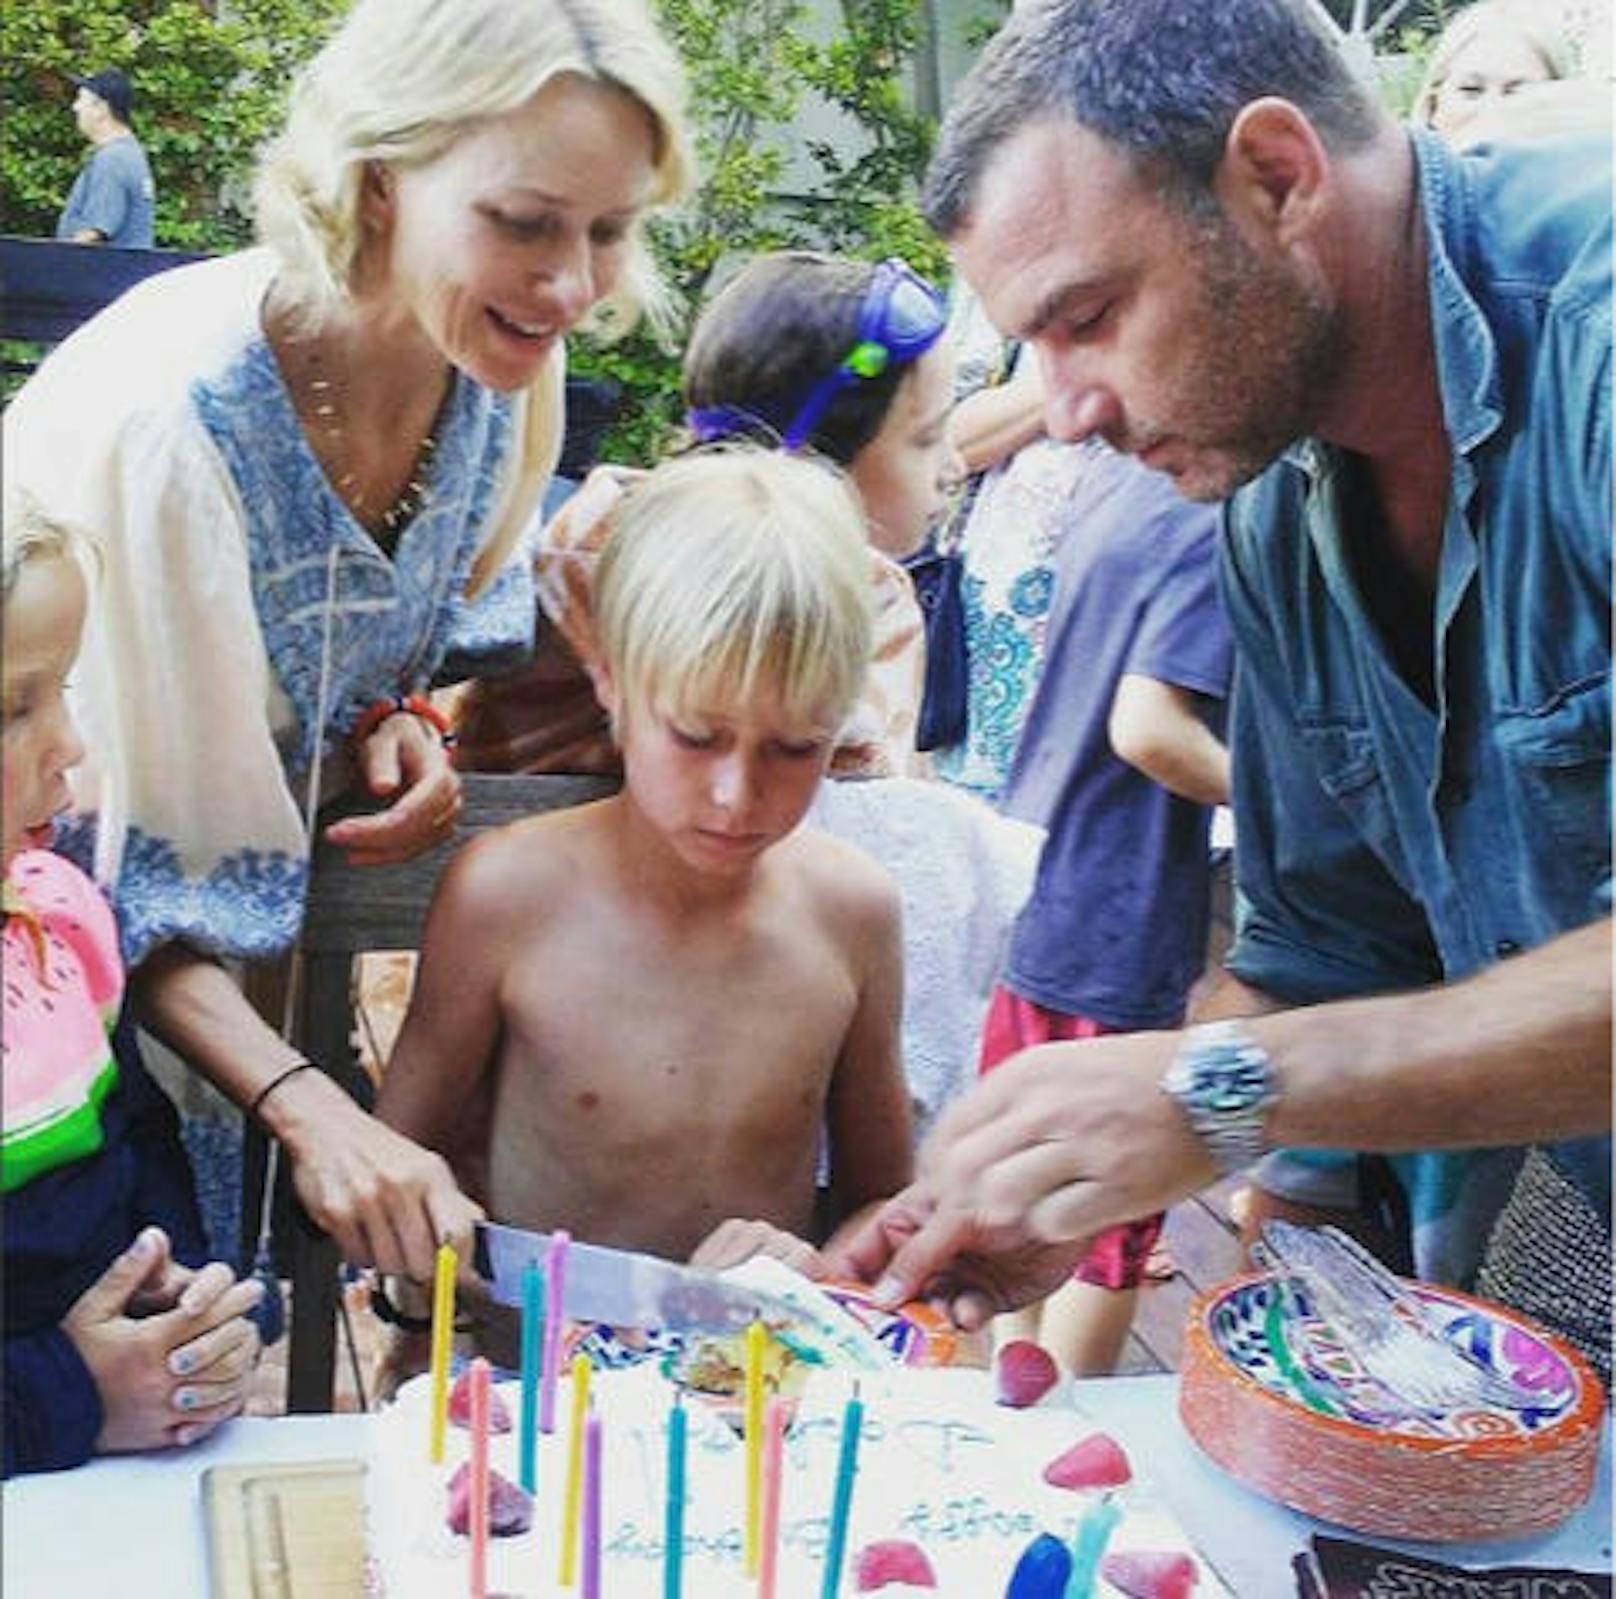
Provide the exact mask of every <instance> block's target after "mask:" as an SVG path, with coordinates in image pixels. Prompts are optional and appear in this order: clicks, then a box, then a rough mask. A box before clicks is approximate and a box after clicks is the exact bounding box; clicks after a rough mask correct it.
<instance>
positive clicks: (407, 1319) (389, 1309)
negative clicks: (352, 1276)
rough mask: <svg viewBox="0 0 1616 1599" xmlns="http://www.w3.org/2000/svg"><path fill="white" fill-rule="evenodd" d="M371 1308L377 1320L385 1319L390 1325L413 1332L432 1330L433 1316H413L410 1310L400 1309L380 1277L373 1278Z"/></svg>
mask: <svg viewBox="0 0 1616 1599" xmlns="http://www.w3.org/2000/svg"><path fill="white" fill-rule="evenodd" d="M370 1308H371V1309H372V1310H373V1311H375V1313H376V1319H377V1321H385V1322H386V1323H387V1325H388V1326H389V1327H398V1328H401V1329H402V1330H403V1331H405V1332H413V1333H424V1332H431V1331H432V1318H431V1317H430V1316H412V1315H410V1313H409V1312H408V1311H405V1310H400V1309H399V1308H398V1306H397V1305H395V1304H394V1303H393V1301H392V1300H391V1299H389V1298H388V1297H387V1290H386V1288H384V1287H383V1286H382V1280H381V1278H380V1277H373V1278H372V1279H371V1283H370Z"/></svg>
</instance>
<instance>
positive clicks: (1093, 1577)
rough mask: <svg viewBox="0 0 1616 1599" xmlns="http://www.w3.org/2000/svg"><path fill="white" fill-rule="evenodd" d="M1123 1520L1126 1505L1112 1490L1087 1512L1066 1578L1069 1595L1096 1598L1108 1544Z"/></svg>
mask: <svg viewBox="0 0 1616 1599" xmlns="http://www.w3.org/2000/svg"><path fill="white" fill-rule="evenodd" d="M1121 1520H1122V1506H1121V1505H1119V1504H1118V1503H1117V1502H1116V1500H1115V1499H1113V1498H1112V1497H1111V1495H1110V1494H1102V1495H1101V1496H1100V1498H1098V1499H1097V1500H1095V1502H1094V1503H1093V1504H1092V1505H1091V1506H1090V1507H1089V1509H1088V1511H1087V1512H1086V1513H1085V1514H1084V1517H1083V1519H1082V1521H1080V1522H1079V1523H1078V1526H1077V1536H1076V1537H1075V1538H1074V1539H1073V1540H1072V1573H1071V1575H1070V1576H1069V1577H1068V1578H1067V1579H1066V1594H1065V1599H1094V1584H1095V1582H1096V1581H1097V1579H1098V1578H1099V1575H1100V1562H1101V1561H1102V1560H1103V1559H1104V1558H1105V1546H1106V1545H1107V1544H1108V1543H1109V1542H1110V1541H1111V1534H1112V1532H1113V1531H1114V1530H1115V1528H1116V1525H1117V1523H1118V1522H1119V1521H1121Z"/></svg>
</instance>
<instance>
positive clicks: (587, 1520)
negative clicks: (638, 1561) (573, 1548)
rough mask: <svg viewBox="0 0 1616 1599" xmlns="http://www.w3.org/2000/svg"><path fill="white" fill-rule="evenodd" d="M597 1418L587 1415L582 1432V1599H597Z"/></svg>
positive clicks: (598, 1465) (598, 1596)
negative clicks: (587, 1418)
mask: <svg viewBox="0 0 1616 1599" xmlns="http://www.w3.org/2000/svg"><path fill="white" fill-rule="evenodd" d="M601 1443H602V1439H601V1433H600V1417H599V1416H597V1415H595V1414H594V1412H593V1411H591V1412H590V1415H589V1420H588V1422H587V1423H586V1424H585V1432H584V1595H583V1599H600V1451H601Z"/></svg>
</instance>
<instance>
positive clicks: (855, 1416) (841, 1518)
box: [819, 1384, 864, 1599]
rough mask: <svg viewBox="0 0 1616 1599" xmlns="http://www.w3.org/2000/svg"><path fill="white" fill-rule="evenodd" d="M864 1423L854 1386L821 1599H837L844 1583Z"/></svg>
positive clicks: (832, 1509)
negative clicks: (848, 1522)
mask: <svg viewBox="0 0 1616 1599" xmlns="http://www.w3.org/2000/svg"><path fill="white" fill-rule="evenodd" d="M863 1425H864V1405H863V1402H862V1401H861V1400H860V1399H859V1396H858V1387H857V1385H856V1384H855V1385H854V1388H853V1397H852V1398H851V1399H849V1400H848V1401H847V1408H846V1410H844V1411H843V1412H842V1445H841V1449H840V1451H839V1452H838V1454H837V1457H836V1495H835V1498H833V1499H832V1500H831V1507H830V1542H829V1544H828V1545H827V1546H826V1549H825V1582H824V1586H823V1587H821V1589H820V1590H819V1593H820V1599H836V1595H837V1593H838V1592H839V1590H840V1589H841V1586H842V1561H843V1560H844V1559H845V1558H846V1555H847V1521H848V1515H849V1512H850V1511H851V1510H852V1508H853V1476H854V1473H856V1472H857V1470H858V1444H859V1432H860V1430H861V1429H862V1428H863Z"/></svg>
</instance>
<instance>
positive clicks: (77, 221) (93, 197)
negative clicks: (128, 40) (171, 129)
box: [56, 67, 157, 250]
mask: <svg viewBox="0 0 1616 1599" xmlns="http://www.w3.org/2000/svg"><path fill="white" fill-rule="evenodd" d="M73 81H74V82H75V83H76V84H77V85H78V93H77V94H76V95H75V96H74V97H73V116H74V119H75V120H76V121H77V122H78V125H79V132H80V133H82V134H83V135H84V137H85V138H86V139H88V140H89V141H90V144H91V146H92V149H91V151H90V159H89V160H88V161H86V162H85V163H84V166H83V167H82V168H81V169H80V171H79V175H78V177H77V178H75V179H74V181H73V189H72V192H71V193H70V194H69V195H68V197H67V205H66V206H65V207H64V208H63V210H62V215H61V217H60V219H59V220H58V221H57V224H56V237H57V238H58V239H70V240H72V241H73V242H74V243H75V244H117V245H123V246H124V247H126V248H128V249H135V250H149V249H151V247H152V211H153V207H154V206H155V204H156V199H157V191H156V188H155V186H154V185H153V183H152V175H151V167H150V166H149V165H148V164H147V161H146V152H145V151H144V150H143V149H141V147H140V141H139V140H138V139H137V138H136V137H135V136H134V134H133V133H132V132H131V131H130V127H129V119H130V110H131V107H132V106H133V104H134V89H133V87H132V86H131V85H130V82H129V79H128V78H127V77H126V76H125V75H124V74H123V73H122V72H120V71H119V70H118V69H117V68H116V67H108V68H106V69H105V70H104V71H102V72H97V73H94V74H92V75H91V76H90V77H87V78H75V79H74V80H73Z"/></svg>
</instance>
